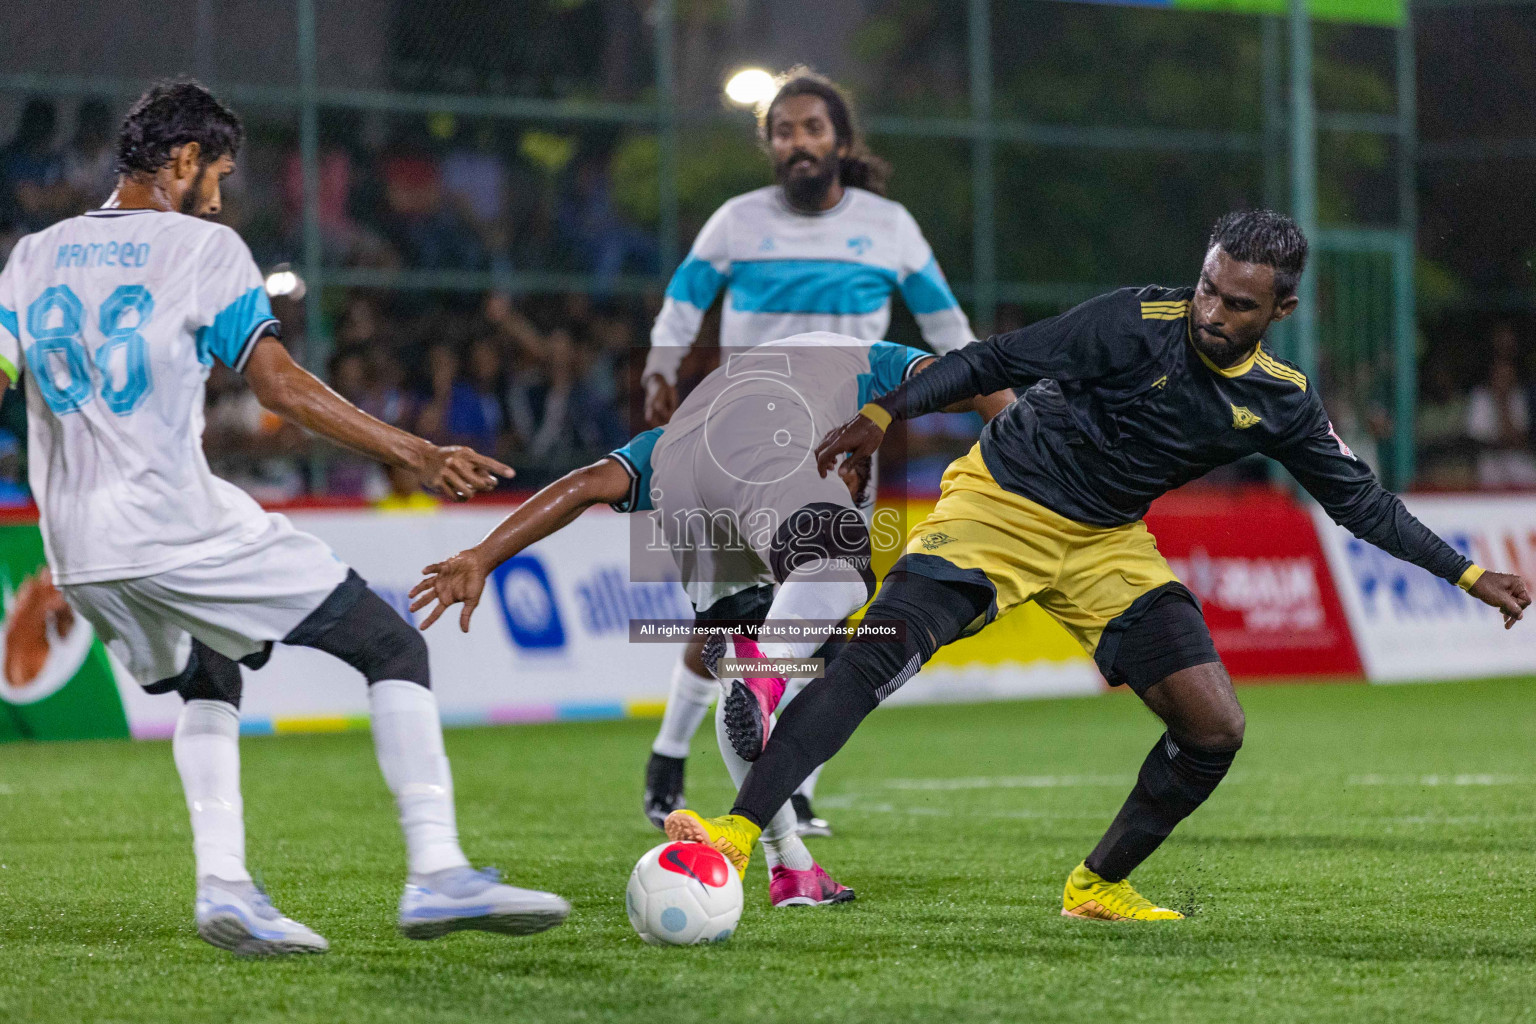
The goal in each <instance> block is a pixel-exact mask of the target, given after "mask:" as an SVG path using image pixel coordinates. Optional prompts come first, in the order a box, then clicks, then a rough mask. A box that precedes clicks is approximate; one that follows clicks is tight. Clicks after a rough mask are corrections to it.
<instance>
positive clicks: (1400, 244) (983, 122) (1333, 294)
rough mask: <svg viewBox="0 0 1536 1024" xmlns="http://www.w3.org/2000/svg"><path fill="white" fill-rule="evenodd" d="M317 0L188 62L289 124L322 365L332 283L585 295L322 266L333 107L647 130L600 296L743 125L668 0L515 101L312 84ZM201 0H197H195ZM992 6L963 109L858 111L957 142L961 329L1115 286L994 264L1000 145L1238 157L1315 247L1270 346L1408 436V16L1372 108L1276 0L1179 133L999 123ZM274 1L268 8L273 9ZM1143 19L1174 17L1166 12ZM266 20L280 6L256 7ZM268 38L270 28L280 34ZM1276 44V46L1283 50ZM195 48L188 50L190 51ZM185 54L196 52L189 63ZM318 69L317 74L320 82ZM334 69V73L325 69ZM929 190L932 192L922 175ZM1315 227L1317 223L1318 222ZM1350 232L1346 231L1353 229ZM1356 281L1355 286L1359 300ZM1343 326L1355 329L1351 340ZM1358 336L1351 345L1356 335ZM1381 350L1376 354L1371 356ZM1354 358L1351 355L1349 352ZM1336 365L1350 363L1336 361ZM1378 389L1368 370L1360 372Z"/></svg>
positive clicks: (873, 125)
mask: <svg viewBox="0 0 1536 1024" xmlns="http://www.w3.org/2000/svg"><path fill="white" fill-rule="evenodd" d="M320 2H322V0H295V3H294V5H293V7H292V8H290V9H289V10H290V11H291V16H292V18H293V26H292V39H293V40H294V59H295V62H296V66H297V73H296V76H294V77H293V78H292V79H291V80H284V79H283V76H281V75H279V76H275V77H273V78H270V79H264V80H262V81H260V82H252V81H223V80H221V79H220V76H219V74H218V73H217V70H218V69H217V67H204V68H203V70H204V74H205V77H208V78H209V79H211V81H212V84H214V85H215V86H216V87H217V88H218V89H219V90H220V92H221V93H222V94H224V95H225V96H227V97H228V98H229V99H230V100H231V101H232V102H234V103H236V104H250V105H258V106H260V107H262V108H263V109H269V110H281V111H287V112H289V114H290V115H291V116H292V117H293V118H294V120H295V121H296V122H297V125H298V141H299V154H300V158H301V159H300V162H301V168H302V182H303V209H302V247H301V261H300V262H301V264H302V266H301V267H300V268H299V269H301V271H302V273H303V275H304V277H305V279H306V281H307V283H308V285H309V288H308V292H307V296H306V305H307V313H308V316H307V322H308V324H309V325H310V333H311V336H312V338H313V339H314V340H315V341H318V342H320V343H319V344H314V343H312V344H311V345H310V347H309V350H308V358H309V359H310V360H311V361H312V362H316V363H318V362H320V361H322V360H323V358H324V355H325V352H326V349H325V346H324V332H325V317H324V316H323V312H324V309H325V306H324V302H325V295H326V293H327V291H326V290H327V289H332V288H337V287H380V288H391V289H403V290H430V291H445V290H446V291H478V290H485V289H488V288H491V287H493V286H494V287H501V288H506V289H509V290H512V291H514V292H532V291H545V290H562V291H588V290H591V289H593V288H594V287H596V285H597V282H596V280H595V279H594V278H593V277H592V276H591V275H588V274H583V273H572V272H567V271H558V270H550V269H540V268H536V267H535V268H527V269H520V270H515V271H508V270H501V271H495V272H493V271H489V270H487V271H464V270H428V269H419V268H418V269H412V268H402V269H379V268H363V267H341V266H331V265H327V263H326V260H325V258H324V252H323V248H324V247H323V242H324V239H323V237H322V228H321V219H320V218H321V206H320V204H321V195H320V193H321V187H322V184H321V155H322V153H321V151H322V145H323V141H324V140H323V139H322V137H321V118H322V117H323V116H326V115H327V114H328V113H333V112H345V111H353V112H384V113H389V114H418V115H421V114H433V115H444V114H446V115H454V116H457V117H462V118H487V119H502V120H506V121H509V122H510V121H516V122H519V123H524V124H526V123H535V124H540V125H546V126H550V127H551V128H566V129H576V128H591V127H608V128H612V129H616V130H621V129H629V130H635V131H643V132H646V133H650V134H653V135H654V139H655V147H656V157H655V159H656V171H655V190H656V195H655V204H656V229H655V237H656V243H657V248H658V250H659V253H660V260H659V262H660V267H659V271H660V272H659V273H658V274H657V275H655V276H654V277H653V276H643V275H642V276H628V277H625V276H620V277H618V278H616V279H609V280H607V281H606V282H604V287H605V288H606V289H607V290H608V291H610V292H618V293H630V294H637V293H642V292H648V291H650V292H654V291H656V290H658V289H659V288H660V287H661V286H662V284H663V283H664V280H665V275H666V273H667V272H668V271H670V269H671V268H672V267H673V266H675V265H676V263H677V261H678V260H679V258H680V257H681V255H682V253H683V251H684V248H685V246H686V243H687V241H688V239H687V238H685V237H683V228H682V219H681V217H680V212H679V209H680V195H679V178H680V160H681V154H682V150H683V147H684V139H685V137H686V136H687V135H688V134H689V133H691V132H693V131H694V130H695V129H696V128H709V127H714V126H717V125H720V124H725V125H730V126H731V127H732V128H733V129H735V130H739V131H741V132H742V134H743V137H744V138H745V137H746V132H747V121H746V118H745V116H744V115H742V114H741V113H739V112H730V111H726V110H723V109H718V108H717V109H713V110H698V109H694V108H685V107H684V105H682V104H680V102H679V95H678V93H679V84H678V82H677V78H676V69H677V66H678V61H679V57H678V54H677V52H676V43H677V25H678V20H679V14H678V11H677V10H676V9H675V3H674V0H652V3H651V4H650V5H649V9H648V11H647V21H648V23H649V26H650V32H649V38H650V45H651V47H652V50H653V52H652V53H651V54H650V58H651V59H650V64H651V66H652V68H653V76H652V80H651V82H650V83H649V87H648V88H647V89H645V90H644V91H643V93H642V94H641V95H640V96H639V97H638V98H636V99H632V100H629V101H625V102H611V101H604V100H600V99H549V98H539V97H532V96H524V95H500V94H485V93H483V92H481V93H475V92H468V91H466V92H462V93H461V92H436V91H434V92H419V91H407V90H403V89H378V88H368V89H363V88H353V87H349V86H348V85H347V84H345V82H344V81H334V80H330V79H329V78H328V76H327V73H326V69H325V68H324V67H322V62H321V56H320V54H321V40H320V31H319V29H318V28H317V23H318V21H319V20H321V19H320V15H322V14H324V13H325V12H324V11H317V3H320ZM207 3H209V0H199V2H198V10H199V12H201V10H202V8H203V6H204V5H206V4H207ZM1008 6H1009V4H1008V3H1007V0H967V3H965V4H964V5H959V4H955V5H950V6H949V7H948V8H947V9H948V10H949V11H951V12H952V13H953V14H955V15H958V16H960V17H962V18H963V19H964V22H965V33H964V38H965V47H966V53H967V58H968V70H969V75H968V89H967V92H968V105H967V108H966V109H965V110H964V111H963V112H959V111H956V112H953V113H950V112H945V113H943V114H940V115H936V116H909V115H895V114H889V113H876V114H875V115H873V116H869V117H867V118H866V128H867V130H868V131H869V132H870V134H871V135H873V136H876V137H878V138H884V139H893V140H929V141H931V142H933V143H935V144H941V145H946V146H957V147H965V148H966V149H967V150H968V155H969V168H970V180H969V182H968V183H967V186H968V188H969V191H970V197H971V201H970V215H971V223H970V243H971V244H970V252H969V254H968V255H969V264H970V265H969V268H968V272H966V273H962V274H954V273H952V275H951V276H952V278H953V282H954V284H955V287H956V291H957V293H959V294H960V296H961V298H962V299H963V300H964V301H966V302H967V304H968V306H969V308H970V312H971V316H972V318H973V322H974V323H975V325H976V328H977V330H978V331H985V330H987V329H988V328H989V327H990V326H991V325H992V324H993V322H994V319H995V316H996V312H997V308H998V305H999V303H1004V302H1007V303H1021V304H1026V305H1028V306H1031V307H1065V306H1066V305H1069V304H1071V303H1073V302H1075V301H1078V300H1080V299H1082V298H1083V297H1085V296H1087V295H1091V294H1094V293H1095V292H1097V291H1100V290H1103V289H1104V288H1106V287H1111V286H1114V285H1117V284H1122V283H1125V282H1124V281H1123V280H1121V281H1117V280H1061V279H1052V278H1047V277H1038V278H1034V279H1020V278H1018V277H1010V276H1008V275H1007V274H1003V273H1000V271H999V265H1000V259H999V250H998V238H999V231H1000V229H1005V228H1006V227H1007V225H1000V224H999V223H998V217H999V212H998V211H999V207H1000V205H1004V204H1000V202H999V200H1000V199H1005V200H1006V199H1009V198H1010V197H1008V196H1005V195H1003V196H1000V194H999V184H998V180H999V178H998V168H999V162H1000V161H1001V160H1004V159H1007V156H1006V154H1010V153H1015V152H1019V151H1020V147H1022V148H1023V149H1024V150H1027V151H1038V150H1047V151H1051V152H1060V153H1063V154H1086V155H1087V157H1092V156H1093V155H1094V154H1099V155H1100V156H1102V157H1105V158H1109V157H1113V156H1115V155H1117V154H1127V155H1148V156H1153V155H1159V154H1162V155H1169V154H1172V155H1179V154H1193V155H1198V156H1201V157H1202V158H1210V159H1222V158H1228V157H1232V158H1241V159H1246V160H1251V161H1254V162H1255V164H1256V166H1258V167H1259V169H1260V173H1261V174H1262V177H1263V182H1264V187H1263V194H1264V196H1265V198H1266V199H1267V200H1268V201H1270V202H1272V203H1275V204H1277V205H1280V206H1283V207H1286V208H1289V209H1291V210H1292V211H1293V212H1294V213H1295V214H1296V215H1297V216H1298V219H1299V220H1300V221H1301V222H1302V224H1303V226H1304V227H1306V228H1308V229H1309V231H1310V233H1311V235H1312V237H1313V240H1314V249H1315V251H1316V253H1317V257H1318V258H1317V262H1316V264H1315V266H1316V267H1317V272H1316V273H1313V274H1309V275H1307V277H1306V279H1305V283H1304V288H1305V292H1304V295H1303V299H1304V301H1303V303H1302V311H1301V313H1300V314H1299V315H1298V316H1297V317H1296V318H1295V321H1296V322H1295V325H1294V326H1293V327H1292V329H1290V330H1288V331H1285V332H1283V333H1282V334H1281V335H1280V336H1278V337H1277V339H1276V341H1277V343H1278V345H1279V347H1280V348H1281V351H1282V354H1284V355H1286V356H1288V357H1290V358H1293V359H1294V360H1296V361H1297V362H1298V363H1299V364H1300V365H1302V366H1303V368H1304V369H1306V370H1307V371H1308V372H1309V373H1310V374H1314V375H1315V374H1316V372H1317V370H1318V369H1319V366H1320V358H1319V354H1320V346H1321V348H1322V350H1325V351H1327V352H1328V353H1329V354H1330V357H1331V359H1332V361H1333V363H1334V365H1333V366H1332V369H1334V370H1335V371H1336V372H1342V371H1341V370H1340V367H1342V366H1344V365H1345V364H1347V365H1348V366H1349V367H1351V368H1354V367H1358V366H1370V367H1378V368H1380V373H1379V375H1378V376H1379V377H1380V379H1381V380H1385V381H1386V382H1387V387H1388V390H1389V391H1390V400H1389V402H1388V406H1389V408H1390V409H1391V410H1392V412H1393V416H1392V424H1391V431H1392V433H1393V434H1394V435H1401V436H1403V437H1411V436H1412V435H1411V430H1412V407H1413V395H1414V372H1413V351H1414V341H1413V329H1414V310H1413V288H1412V254H1413V249H1414V218H1415V210H1414V203H1413V195H1414V170H1413V168H1414V158H1415V145H1414V110H1415V108H1414V85H1413V83H1414V74H1413V66H1414V65H1413V44H1412V25H1411V18H1409V19H1405V22H1404V24H1403V25H1401V26H1400V27H1398V28H1397V29H1396V30H1395V31H1396V38H1397V40H1398V45H1397V49H1396V61H1397V64H1396V85H1397V97H1396V109H1395V110H1394V111H1392V112H1390V113H1382V112H1381V111H1379V110H1376V111H1350V110H1324V111H1319V110H1317V109H1316V103H1315V102H1314V99H1313V89H1312V80H1313V72H1312V58H1313V52H1314V43H1313V40H1312V34H1311V22H1310V21H1309V18H1308V16H1307V13H1306V11H1305V9H1304V8H1303V7H1302V5H1301V3H1300V2H1299V0H1291V4H1290V15H1289V17H1288V18H1280V17H1276V16H1272V15H1267V16H1262V17H1260V18H1255V19H1254V31H1255V33H1256V34H1257V36H1258V37H1259V38H1260V39H1261V41H1262V45H1261V46H1259V47H1258V50H1257V53H1258V59H1259V60H1260V62H1261V63H1262V67H1261V69H1260V76H1259V77H1260V79H1261V81H1262V89H1263V103H1262V109H1263V123H1262V125H1259V126H1257V130H1245V131H1229V130H1199V129H1189V128H1167V127H1136V126H1127V125H1123V124H1121V125H1104V124H1081V123H1056V122H1050V123H1046V122H1040V121H1031V120H1020V119H1017V118H1012V117H1009V116H1008V114H1007V111H1004V110H1001V109H999V108H998V106H997V105H996V104H995V103H994V96H995V95H996V92H997V82H998V73H997V69H996V68H994V59H993V54H994V52H995V47H996V43H997V41H996V40H995V39H994V38H993V32H992V27H993V24H994V21H995V20H996V18H997V17H998V16H999V14H1000V12H1002V11H1003V10H1004V9H1005V8H1007V7H1008ZM281 10H282V8H280V7H279V8H275V11H279V12H280V11H281ZM1159 16H1160V17H1165V18H1170V19H1178V18H1182V17H1187V16H1188V15H1186V14H1184V13H1181V12H1179V11H1167V12H1162V13H1160V14H1159ZM274 17H280V15H276V14H274ZM284 31H285V32H287V31H288V30H287V29H286V28H285V29H284ZM1287 37H1288V39H1289V45H1288V46H1287V45H1284V43H1285V40H1286V39H1287ZM207 49H208V48H207V47H203V46H201V45H200V46H199V48H198V52H199V53H200V54H202V53H204V52H205V51H206V50H207ZM199 63H200V65H206V64H209V63H211V62H210V61H208V60H206V59H204V58H200V60H199ZM102 70H103V71H104V72H108V73H103V74H96V75H82V74H56V73H52V72H43V71H30V72H26V71H12V72H9V73H0V93H11V94H20V93H28V94H37V93H41V94H48V95H55V96H85V95H108V96H114V97H129V96H133V95H136V94H137V93H138V92H139V91H140V89H141V88H142V86H143V81H142V79H139V78H133V77H127V76H122V77H116V76H114V75H113V74H111V73H110V71H111V70H112V69H111V68H103V69H102ZM332 77H334V76H332ZM342 77H343V78H344V76H342ZM1354 135H1363V136H1370V137H1378V138H1382V139H1387V140H1391V142H1392V143H1393V145H1394V161H1395V168H1396V177H1397V181H1398V191H1399V201H1398V204H1397V218H1396V220H1395V222H1391V223H1382V224H1374V225H1368V226H1366V227H1368V228H1369V230H1368V231H1365V232H1363V233H1362V232H1361V231H1358V230H1356V231H1354V232H1353V233H1351V232H1341V231H1336V230H1321V229H1320V228H1319V214H1318V201H1317V190H1318V183H1317V149H1318V139H1319V136H1323V137H1325V138H1327V137H1331V136H1354ZM933 187H943V186H942V185H941V184H938V183H935V185H934V186H933ZM1326 227H1329V228H1332V227H1335V225H1326ZM1353 227H1356V228H1359V227H1360V226H1359V225H1355V226H1353ZM1367 293H1368V294H1367ZM1356 313H1359V314H1360V315H1365V316H1367V317H1368V319H1367V320H1365V321H1363V322H1361V323H1359V324H1355V323H1351V322H1349V321H1347V319H1344V318H1345V317H1347V316H1349V315H1354V314H1356ZM1356 333H1358V334H1359V337H1358V338H1356V337H1355V334H1356ZM1361 339H1366V340H1361ZM1382 353H1390V359H1389V363H1390V365H1389V366H1388V365H1385V364H1382V363H1381V362H1380V360H1381V358H1382ZM1361 361H1363V362H1361ZM1350 372H1363V371H1356V370H1353V369H1352V370H1351V371H1350ZM1373 389H1374V390H1375V391H1379V390H1380V383H1379V381H1378V382H1377V383H1376V384H1373ZM1391 451H1392V458H1391V461H1390V464H1389V465H1387V466H1384V467H1383V468H1384V469H1386V470H1387V472H1386V474H1385V475H1387V476H1388V477H1389V478H1390V479H1392V480H1393V481H1394V482H1397V483H1403V482H1406V481H1407V480H1408V479H1409V478H1410V477H1411V474H1412V445H1411V444H1407V443H1401V444H1392V445H1391Z"/></svg>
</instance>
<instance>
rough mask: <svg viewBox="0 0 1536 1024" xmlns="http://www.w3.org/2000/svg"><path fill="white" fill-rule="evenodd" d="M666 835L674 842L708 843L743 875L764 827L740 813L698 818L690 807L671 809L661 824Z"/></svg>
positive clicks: (745, 873) (745, 874) (744, 875)
mask: <svg viewBox="0 0 1536 1024" xmlns="http://www.w3.org/2000/svg"><path fill="white" fill-rule="evenodd" d="M662 827H663V828H664V829H665V831H666V833H667V838H668V839H670V840H672V841H673V842H675V843H707V844H709V845H710V846H713V847H714V848H715V849H717V850H719V851H720V852H721V853H723V854H725V859H726V860H728V861H730V862H731V863H732V864H734V865H736V871H737V873H738V874H740V875H741V876H742V877H743V878H745V877H746V876H747V862H748V861H749V860H751V859H752V844H753V843H755V842H757V837H758V836H760V835H762V834H763V830H762V829H760V828H758V827H757V826H756V825H754V824H752V823H751V822H750V821H748V820H747V819H746V818H743V817H742V816H741V815H739V814H726V815H723V816H721V817H719V818H701V817H699V815H698V814H697V813H695V812H693V811H689V810H682V811H673V812H672V813H671V814H669V815H667V821H666V824H665V825H664V826H662Z"/></svg>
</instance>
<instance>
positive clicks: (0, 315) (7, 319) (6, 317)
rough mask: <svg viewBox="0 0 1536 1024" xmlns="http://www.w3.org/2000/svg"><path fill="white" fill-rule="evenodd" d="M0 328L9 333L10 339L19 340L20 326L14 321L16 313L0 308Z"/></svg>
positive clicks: (12, 310)
mask: <svg viewBox="0 0 1536 1024" xmlns="http://www.w3.org/2000/svg"><path fill="white" fill-rule="evenodd" d="M0 327H4V328H5V329H6V330H8V331H10V332H11V337H13V338H15V339H16V340H17V341H20V340H21V325H20V324H19V323H17V321H16V311H15V310H14V309H6V308H5V307H4V306H0Z"/></svg>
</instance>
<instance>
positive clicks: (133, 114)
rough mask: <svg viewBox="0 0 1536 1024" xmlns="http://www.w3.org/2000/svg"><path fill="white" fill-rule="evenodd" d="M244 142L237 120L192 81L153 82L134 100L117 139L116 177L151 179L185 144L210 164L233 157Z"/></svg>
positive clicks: (206, 91) (243, 131)
mask: <svg viewBox="0 0 1536 1024" xmlns="http://www.w3.org/2000/svg"><path fill="white" fill-rule="evenodd" d="M243 141H245V128H244V127H243V126H242V125H241V124H240V118H239V117H237V116H236V115H235V112H234V111H233V110H230V109H229V108H228V107H226V106H225V105H224V104H222V103H220V102H219V101H218V100H217V99H216V98H214V95H213V93H211V92H209V91H208V89H207V88H206V87H205V86H203V84H202V83H200V82H197V81H194V80H192V79H190V78H179V79H176V80H174V81H166V82H156V83H155V84H154V85H152V86H150V88H149V91H147V92H146V93H144V95H142V96H140V97H139V98H138V101H137V102H135V103H134V105H133V107H132V109H130V110H129V111H128V116H127V117H125V118H123V127H122V129H121V130H120V131H119V132H118V135H117V173H118V174H127V175H132V174H138V173H149V174H153V173H154V172H156V171H158V170H159V169H160V168H162V167H164V166H165V165H166V164H168V163H170V162H171V150H173V149H175V148H176V147H177V146H180V145H184V144H185V143H188V142H195V143H197V144H198V146H200V147H201V149H202V155H201V160H202V163H203V164H205V165H206V164H209V163H212V162H213V161H215V160H217V159H219V157H222V156H235V155H236V154H238V153H239V152H240V143H241V142H243Z"/></svg>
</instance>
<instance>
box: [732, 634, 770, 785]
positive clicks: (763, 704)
mask: <svg viewBox="0 0 1536 1024" xmlns="http://www.w3.org/2000/svg"><path fill="white" fill-rule="evenodd" d="M731 641H732V643H733V644H734V645H735V648H736V657H738V658H762V657H763V652H762V650H761V649H760V648H759V647H758V646H757V642H756V641H754V640H751V639H749V638H747V637H744V636H740V635H737V636H733V637H732V638H731ZM783 699H784V680H782V679H780V678H778V677H777V676H747V677H746V678H745V679H732V680H731V683H730V687H729V688H728V689H727V690H726V694H725V734H726V735H727V736H728V737H730V740H731V747H732V748H733V749H734V750H735V751H736V753H737V755H738V756H740V757H741V759H742V760H743V761H756V760H757V757H758V755H759V754H761V753H762V752H763V748H764V747H765V746H767V745H768V730H769V722H770V721H772V716H773V712H774V709H775V708H777V707H778V706H779V701H781V700H783Z"/></svg>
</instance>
